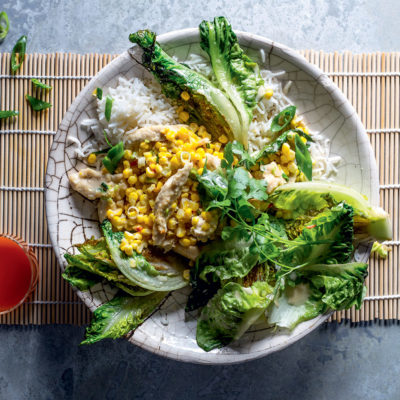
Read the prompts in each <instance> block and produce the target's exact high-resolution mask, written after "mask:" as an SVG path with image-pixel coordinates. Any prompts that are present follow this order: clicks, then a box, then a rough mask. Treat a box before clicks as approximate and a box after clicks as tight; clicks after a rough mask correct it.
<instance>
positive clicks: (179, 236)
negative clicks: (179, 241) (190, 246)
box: [175, 226, 186, 238]
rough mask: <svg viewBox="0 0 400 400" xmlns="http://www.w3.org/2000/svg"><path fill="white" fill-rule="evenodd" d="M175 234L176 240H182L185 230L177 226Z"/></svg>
mask: <svg viewBox="0 0 400 400" xmlns="http://www.w3.org/2000/svg"><path fill="white" fill-rule="evenodd" d="M175 234H176V236H177V237H178V238H183V237H184V236H185V234H186V230H185V228H184V227H182V226H178V228H177V229H176V232H175Z"/></svg>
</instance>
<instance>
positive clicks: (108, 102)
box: [104, 96, 114, 121]
mask: <svg viewBox="0 0 400 400" xmlns="http://www.w3.org/2000/svg"><path fill="white" fill-rule="evenodd" d="M113 101H114V100H113V99H112V98H111V97H110V96H107V97H106V107H105V110H104V116H105V117H106V120H107V121H109V120H110V118H111V109H112V105H113Z"/></svg>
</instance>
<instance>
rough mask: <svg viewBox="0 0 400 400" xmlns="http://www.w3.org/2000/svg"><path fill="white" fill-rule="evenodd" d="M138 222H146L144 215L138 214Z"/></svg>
mask: <svg viewBox="0 0 400 400" xmlns="http://www.w3.org/2000/svg"><path fill="white" fill-rule="evenodd" d="M136 222H137V223H138V224H143V222H144V215H140V214H139V215H138V216H137V217H136Z"/></svg>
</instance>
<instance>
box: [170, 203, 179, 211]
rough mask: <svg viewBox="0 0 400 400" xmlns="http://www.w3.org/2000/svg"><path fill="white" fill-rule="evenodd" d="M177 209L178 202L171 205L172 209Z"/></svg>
mask: <svg viewBox="0 0 400 400" xmlns="http://www.w3.org/2000/svg"><path fill="white" fill-rule="evenodd" d="M176 207H178V204H176V202H173V203H172V204H171V208H172V209H173V210H174V209H175V208H176Z"/></svg>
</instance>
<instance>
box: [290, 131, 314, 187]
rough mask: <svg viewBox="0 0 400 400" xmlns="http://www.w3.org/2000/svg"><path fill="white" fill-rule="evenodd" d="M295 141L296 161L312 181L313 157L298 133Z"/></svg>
mask: <svg viewBox="0 0 400 400" xmlns="http://www.w3.org/2000/svg"><path fill="white" fill-rule="evenodd" d="M294 141H295V145H296V163H297V165H298V167H299V169H300V171H302V172H303V173H304V175H305V176H306V178H307V179H308V180H309V181H312V159H311V155H310V152H309V151H308V148H307V146H306V145H305V143H304V142H303V141H302V140H301V137H300V136H299V135H298V134H296V136H295V138H294Z"/></svg>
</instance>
